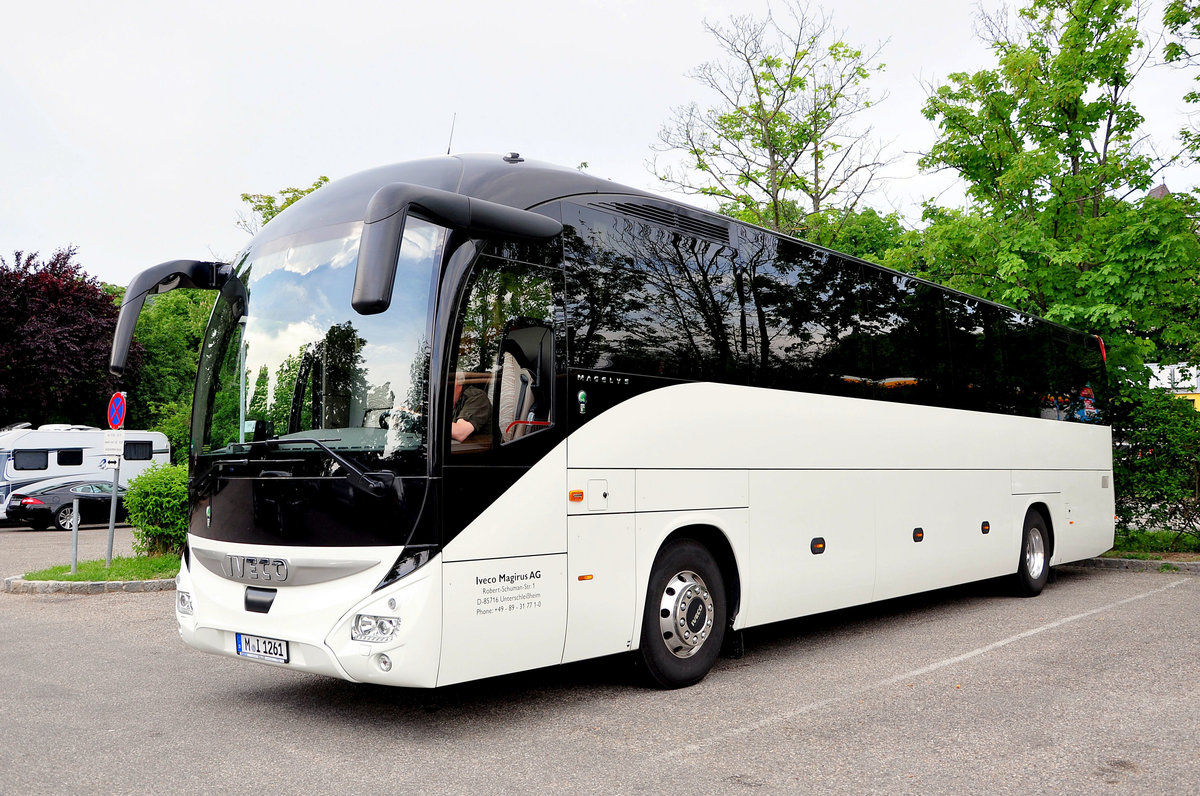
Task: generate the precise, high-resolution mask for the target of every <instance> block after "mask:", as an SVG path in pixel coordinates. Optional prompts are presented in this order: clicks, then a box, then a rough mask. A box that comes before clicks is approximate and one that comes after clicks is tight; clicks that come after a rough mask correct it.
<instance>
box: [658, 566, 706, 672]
mask: <svg viewBox="0 0 1200 796" xmlns="http://www.w3.org/2000/svg"><path fill="white" fill-rule="evenodd" d="M714 615H715V611H714V606H713V600H712V595H711V594H709V591H708V585H707V584H705V582H704V580H703V579H702V578H701V577H700V576H699V575H697V574H696V573H695V572H692V571H691V570H686V569H685V570H684V571H683V572H680V573H677V574H676V575H675V577H673V578H671V579H670V580H669V581H667V586H666V588H665V589H663V594H662V601H661V602H660V604H659V611H658V626H659V630H660V631H661V633H662V639H663V643H664V644H666V645H667V649H668V650H670V651H671V654H672V655H674V656H675V657H676V658H690V657H691V656H692V655H695V654H696V651H697V650H699V649H700V648H701V647H703V646H704V643H705V642H706V641H708V637H709V636H710V635H712V627H713V616H714Z"/></svg>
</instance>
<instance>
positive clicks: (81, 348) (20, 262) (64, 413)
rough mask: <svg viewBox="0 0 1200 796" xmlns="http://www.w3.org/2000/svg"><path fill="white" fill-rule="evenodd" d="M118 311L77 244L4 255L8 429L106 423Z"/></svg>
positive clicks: (1, 414)
mask: <svg viewBox="0 0 1200 796" xmlns="http://www.w3.org/2000/svg"><path fill="white" fill-rule="evenodd" d="M117 312H118V309H117V305H116V304H115V302H114V301H113V297H112V294H111V292H109V291H107V290H105V289H104V288H103V287H102V286H101V285H100V283H99V282H97V281H96V280H95V279H94V278H92V277H89V276H88V275H87V274H86V273H85V272H84V271H83V267H82V266H81V265H80V264H79V263H78V262H77V261H76V260H75V249H74V248H73V247H68V248H65V249H59V250H57V251H56V252H55V253H54V254H53V255H52V256H51V257H50V258H49V259H47V260H41V259H39V257H38V254H37V253H36V252H33V253H27V252H20V251H18V252H14V254H13V259H12V262H11V263H10V262H9V261H7V260H6V259H5V258H4V257H0V425H8V424H9V423H19V422H29V423H32V424H33V425H35V426H36V425H39V424H41V423H85V424H89V425H101V424H102V423H103V422H104V416H105V415H104V408H105V406H106V404H107V403H108V398H109V396H110V395H112V393H113V390H114V389H115V388H116V387H117V381H116V379H115V378H114V377H113V376H112V375H111V374H110V373H109V372H108V356H109V352H110V349H111V346H112V335H113V329H114V328H115V327H116V322H117Z"/></svg>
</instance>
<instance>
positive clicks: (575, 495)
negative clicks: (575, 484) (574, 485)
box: [567, 489, 583, 503]
mask: <svg viewBox="0 0 1200 796" xmlns="http://www.w3.org/2000/svg"><path fill="white" fill-rule="evenodd" d="M567 500H569V501H571V502H572V503H582V502H583V490H582V489H572V490H571V491H570V492H568V493H567Z"/></svg>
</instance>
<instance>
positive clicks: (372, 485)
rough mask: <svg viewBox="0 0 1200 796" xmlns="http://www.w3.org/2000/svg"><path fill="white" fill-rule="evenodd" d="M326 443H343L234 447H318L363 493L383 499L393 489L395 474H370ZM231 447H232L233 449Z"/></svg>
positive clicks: (291, 440)
mask: <svg viewBox="0 0 1200 796" xmlns="http://www.w3.org/2000/svg"><path fill="white" fill-rule="evenodd" d="M326 442H341V437H330V438H326V439H324V440H319V439H317V438H316V437H289V438H288V439H265V440H260V441H258V442H235V443H233V445H239V446H240V445H245V446H246V447H257V446H266V447H269V448H273V447H275V446H277V445H297V444H300V443H310V444H313V445H316V446H317V447H318V448H320V449H321V450H323V451H325V453H327V454H329V458H331V459H333V460H334V461H335V462H337V463H338V464H340V465H341V466H342V468H343V469H344V470H345V471H346V480H347V481H348V482H349V483H350V485H351V486H354V487H358V488H359V489H361V490H362V491H363V492H366V493H367V494H368V495H372V496H374V497H382V496H383V495H384V494H386V493H387V491H388V490H389V489H390V488H391V486H392V482H393V481H395V480H396V474H395V473H389V472H386V471H385V472H381V473H368V472H367V471H365V470H363V469H362V468H361V467H359V466H358V465H356V464H355V463H354V462H352V461H350V460H349V459H347V458H346V457H345V456H343V455H342V454H340V453H338V452H337V451H335V450H334V449H333V448H331V447H329V446H328V445H326V444H325V443H326ZM233 445H230V447H233Z"/></svg>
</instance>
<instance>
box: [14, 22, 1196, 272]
mask: <svg viewBox="0 0 1200 796" xmlns="http://www.w3.org/2000/svg"><path fill="white" fill-rule="evenodd" d="M5 5H6V8H5V10H4V29H5V36H4V43H3V45H2V46H0V109H3V114H2V118H0V167H2V168H0V252H3V253H4V256H5V257H6V258H10V257H11V253H12V252H13V251H14V250H24V251H40V252H41V253H42V254H43V255H44V256H46V257H48V256H49V255H50V254H51V253H52V252H53V251H54V250H55V249H56V248H59V247H62V246H67V245H74V246H77V247H78V250H79V252H78V259H79V261H80V262H81V263H82V264H83V265H84V267H85V269H86V270H87V272H88V273H90V274H92V275H94V276H96V277H98V278H99V279H101V280H103V281H106V282H115V283H120V284H126V283H128V281H129V279H130V278H131V277H132V276H133V274H134V273H136V272H137V271H139V270H141V269H142V268H146V267H148V266H151V265H154V264H156V263H159V262H162V261H164V260H171V259H176V258H199V259H211V258H213V257H214V256H215V257H217V258H221V259H227V258H229V257H231V256H232V255H233V254H234V253H236V252H237V251H238V250H239V249H241V248H242V246H244V245H245V243H246V242H247V240H248V237H247V235H246V233H245V232H243V231H241V230H240V229H238V228H237V226H236V224H237V220H238V213H239V211H241V210H243V209H244V206H243V205H242V203H241V201H240V195H241V194H242V193H243V192H251V193H274V192H276V191H278V190H280V189H282V188H285V187H289V186H303V185H308V184H310V183H311V182H312V181H313V180H314V179H315V178H316V177H318V176H319V175H322V174H324V175H328V176H329V177H330V178H332V179H337V178H338V177H343V176H346V175H348V174H352V173H354V172H356V171H360V170H362V169H366V168H370V167H372V166H376V165H380V164H384V163H392V162H398V161H403V160H409V159H413V158H418V157H425V156H428V155H437V154H443V153H445V151H446V147H447V144H448V139H449V136H450V128H451V119H452V118H453V117H454V115H455V114H457V122H456V124H455V130H454V140H453V150H454V151H455V152H507V151H517V152H520V153H521V154H522V155H523V156H525V157H528V158H532V159H537V160H544V161H550V162H554V163H559V164H562V165H566V166H576V165H578V164H579V163H580V162H583V161H587V163H588V164H589V169H588V170H589V171H590V172H591V173H592V174H595V175H597V176H601V177H607V178H611V179H613V180H615V181H617V182H622V183H625V184H628V185H633V186H636V187H639V188H646V189H650V190H656V189H657V186H656V185H655V180H654V178H653V177H652V175H651V174H650V173H649V171H648V170H647V167H646V161H647V159H648V158H649V157H650V156H651V150H650V147H651V145H652V144H653V143H654V142H655V141H656V139H657V133H658V130H659V128H660V127H661V126H662V124H663V122H664V121H666V120H667V118H668V117H669V115H670V109H671V107H672V106H675V105H681V104H685V103H687V102H690V101H692V100H697V101H701V102H703V101H704V96H703V94H702V92H701V89H700V87H699V85H698V84H697V83H695V82H694V81H693V80H691V79H690V78H688V77H687V72H688V71H689V70H690V69H692V68H693V67H695V66H697V65H699V64H701V63H702V62H704V61H706V60H710V59H712V58H714V57H716V56H717V55H718V53H717V50H716V49H715V44H714V43H713V41H712V39H711V38H710V37H709V35H708V34H707V33H706V32H705V30H704V28H703V20H704V19H706V18H707V19H710V20H722V19H725V18H727V17H728V16H729V15H731V14H735V13H747V12H750V13H754V14H759V15H761V14H762V13H763V12H764V11H765V10H766V3H765V2H760V1H759V0H724V2H711V0H693V1H692V2H687V1H685V0H608V1H607V2H602V3H591V2H588V3H581V2H576V3H564V2H561V1H560V2H519V1H518V2H510V3H497V2H494V0H489V1H488V2H480V1H478V0H457V2H454V3H446V4H436V3H420V4H417V3H405V2H397V0H391V1H390V2H349V1H348V2H342V3H338V4H336V5H335V4H332V3H308V2H303V0H289V1H288V2H276V1H275V0H271V1H270V2H267V1H265V0H249V1H248V0H238V2H207V3H203V4H200V3H197V4H178V3H163V2H161V0H158V1H156V2H146V3H134V2H124V1H123V0H114V2H108V3H78V4H74V3H72V4H58V3H20V4H17V3H6V4H5ZM826 5H827V7H829V8H831V9H833V19H834V23H835V25H836V26H837V27H838V28H841V29H844V30H845V32H846V40H847V41H848V42H850V43H852V44H855V45H858V46H863V47H868V46H872V45H875V44H878V43H884V50H883V57H882V60H883V61H884V62H885V63H886V64H887V70H886V72H885V74H884V75H883V76H881V77H880V78H878V79H876V81H875V83H874V85H876V87H877V88H878V89H879V90H880V91H886V92H888V93H889V95H890V96H889V98H888V99H887V100H886V102H885V103H883V104H882V105H880V106H879V108H878V109H877V111H876V115H875V117H874V118H873V120H872V121H873V123H874V126H875V128H876V131H877V132H878V133H880V134H881V135H883V136H884V137H886V138H888V139H894V140H895V143H894V150H895V152H896V153H897V154H900V153H902V152H904V151H918V150H923V149H925V148H927V147H928V146H929V144H930V143H931V142H932V140H933V133H934V130H933V128H932V126H931V125H930V123H929V122H927V121H926V120H925V119H923V118H922V117H921V115H920V108H921V105H922V103H923V101H924V97H925V93H926V92H925V89H924V88H923V86H922V82H925V83H929V82H942V81H944V79H945V76H946V75H947V74H949V73H950V72H953V71H973V70H976V69H979V68H985V67H988V66H991V65H992V63H993V61H992V60H991V58H990V55H989V53H988V51H987V50H986V48H985V47H984V46H983V45H982V44H981V43H979V42H978V41H977V40H976V39H975V38H974V35H973V30H974V23H973V19H974V15H975V7H974V4H972V3H969V2H967V1H966V0H922V2H919V3H885V2H878V1H877V0H840V2H838V3H836V4H833V3H828V4H826ZM835 5H836V8H834V6H835ZM1151 16H1152V21H1153V22H1156V23H1157V21H1158V18H1159V17H1160V16H1161V14H1160V13H1159V12H1157V11H1155V12H1153V13H1152V15H1151ZM1143 83H1144V85H1143V88H1142V92H1143V93H1142V95H1141V99H1140V102H1139V107H1140V109H1141V110H1142V111H1143V113H1144V114H1145V115H1146V116H1147V117H1148V123H1149V124H1148V128H1149V130H1150V132H1151V133H1153V134H1154V135H1155V136H1156V137H1157V138H1158V139H1159V140H1160V142H1161V143H1162V144H1163V145H1164V146H1166V147H1169V146H1170V145H1171V143H1172V139H1173V136H1174V131H1175V130H1176V129H1178V128H1179V127H1180V126H1181V124H1182V123H1183V120H1182V118H1181V116H1180V110H1181V102H1180V100H1179V97H1180V96H1181V95H1182V93H1183V92H1184V91H1185V90H1186V88H1187V87H1186V86H1185V81H1184V79H1183V77H1182V76H1181V75H1180V74H1178V73H1176V72H1172V71H1171V70H1168V69H1160V70H1157V71H1155V72H1154V73H1153V74H1152V75H1151V76H1150V77H1149V78H1148V79H1144V81H1143ZM914 160H915V158H912V157H908V158H904V159H902V160H901V161H900V162H899V163H897V165H896V166H895V167H894V168H893V170H892V172H891V179H890V180H889V182H888V187H887V191H886V195H879V196H877V197H875V200H874V204H876V205H877V206H879V207H880V208H881V209H892V208H895V209H900V210H902V211H904V212H908V213H915V210H914V209H915V208H917V207H919V204H920V202H921V200H923V199H924V198H927V197H929V196H931V195H934V194H939V193H943V192H944V201H951V202H957V201H959V198H960V197H961V191H959V190H958V189H957V188H956V187H955V185H954V183H953V181H952V180H951V179H950V178H949V177H948V176H946V175H933V176H928V175H927V176H920V175H918V174H917V172H916V167H915V165H914ZM1167 179H1168V183H1169V185H1170V187H1171V188H1172V189H1173V190H1180V189H1185V188H1190V187H1192V186H1193V185H1195V184H1196V182H1197V180H1195V178H1194V177H1193V176H1191V175H1189V174H1188V173H1186V172H1182V171H1177V172H1172V173H1171V174H1169V175H1168V178H1167Z"/></svg>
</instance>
